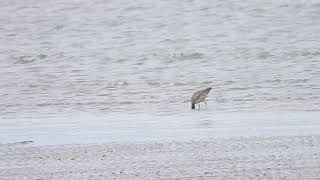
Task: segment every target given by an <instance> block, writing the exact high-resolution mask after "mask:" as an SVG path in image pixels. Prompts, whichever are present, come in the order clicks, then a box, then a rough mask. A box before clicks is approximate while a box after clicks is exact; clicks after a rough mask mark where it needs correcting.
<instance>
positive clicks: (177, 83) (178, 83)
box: [172, 82, 187, 86]
mask: <svg viewBox="0 0 320 180" xmlns="http://www.w3.org/2000/svg"><path fill="white" fill-rule="evenodd" d="M172 85H173V86H185V85H187V84H186V83H181V82H175V83H172Z"/></svg>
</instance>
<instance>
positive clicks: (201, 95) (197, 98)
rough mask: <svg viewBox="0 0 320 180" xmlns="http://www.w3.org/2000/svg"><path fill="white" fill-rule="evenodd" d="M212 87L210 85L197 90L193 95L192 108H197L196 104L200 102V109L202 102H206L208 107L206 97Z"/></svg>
mask: <svg viewBox="0 0 320 180" xmlns="http://www.w3.org/2000/svg"><path fill="white" fill-rule="evenodd" d="M211 89H212V88H211V87H209V88H207V89H204V90H201V91H197V92H195V93H194V94H193V95H192V97H191V109H195V108H196V107H195V104H198V105H199V109H200V102H204V104H206V108H207V103H206V101H205V100H206V97H207V96H208V94H209V92H210V90H211Z"/></svg>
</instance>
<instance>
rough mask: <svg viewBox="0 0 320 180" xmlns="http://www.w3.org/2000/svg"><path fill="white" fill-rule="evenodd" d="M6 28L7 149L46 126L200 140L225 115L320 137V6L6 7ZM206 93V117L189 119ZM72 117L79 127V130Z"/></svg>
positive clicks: (2, 60)
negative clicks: (306, 129)
mask: <svg viewBox="0 0 320 180" xmlns="http://www.w3.org/2000/svg"><path fill="white" fill-rule="evenodd" d="M0 25H1V26H0V34H1V37H0V98H1V100H0V117H1V119H0V141H11V140H12V141H16V140H20V139H21V138H13V137H18V135H19V133H20V135H21V137H26V136H25V135H26V134H28V133H25V134H23V133H22V132H29V131H27V130H25V129H28V128H29V130H30V133H29V135H30V138H29V139H31V140H32V138H33V137H35V136H33V135H34V134H32V133H31V132H35V131H34V130H35V129H36V128H40V129H42V130H43V132H42V131H41V133H42V134H50V133H51V131H49V130H48V129H50V127H53V129H52V133H51V134H54V133H56V132H58V131H59V132H74V131H78V130H79V129H81V128H82V129H83V130H87V131H88V132H89V133H88V134H90V133H91V134H90V135H92V134H93V135H92V136H93V137H95V135H94V133H92V132H96V129H95V128H97V127H98V126H99V127H100V128H101V127H105V128H109V129H111V128H110V127H113V129H112V130H113V131H115V132H114V134H117V133H119V132H120V130H119V131H117V128H118V129H119V127H118V126H110V124H108V123H112V122H114V121H115V120H116V122H117V123H122V126H121V127H123V129H122V130H123V131H125V132H129V130H132V129H133V130H137V129H143V128H144V127H148V128H151V129H152V128H153V129H156V128H157V124H158V125H159V126H161V125H160V124H162V125H163V126H161V127H163V129H170V128H171V129H172V131H170V132H174V133H176V134H179V132H180V131H175V129H176V127H183V129H184V130H183V131H184V133H185V132H188V133H190V134H197V133H200V134H201V133H204V132H205V131H204V129H209V131H210V130H212V129H210V128H214V127H216V126H211V125H212V121H218V120H219V117H220V119H224V120H225V121H226V122H232V123H231V124H237V122H239V121H240V120H241V119H242V118H243V117H254V118H251V120H248V121H250V123H248V124H251V125H252V127H256V124H257V123H258V122H261V121H259V117H263V116H265V113H267V114H269V115H270V114H273V115H272V116H270V117H273V118H271V120H270V121H272V122H273V125H274V126H275V127H276V126H277V127H282V128H283V129H287V128H286V127H288V126H287V125H288V124H286V123H289V124H290V122H291V123H293V124H294V125H295V127H300V126H301V125H305V124H306V123H308V122H309V123H311V124H310V127H314V128H316V129H315V130H319V131H320V122H318V119H320V113H319V111H320V1H312V0H310V1H300V0H292V1H289V0H270V1H260V0H244V1H242V0H241V1H240V0H214V1H206V0H187V1H180V0H172V1H167V0H138V1H132V0H118V1H115V0H76V1H65V0H49V1H42V0H29V1H20V0H10V1H5V0H1V1H0ZM206 87H212V88H213V91H211V92H210V94H209V96H208V98H207V104H208V109H207V110H202V111H191V110H190V97H191V95H192V93H193V92H195V91H197V90H199V89H202V88H206ZM203 107H204V106H203ZM244 112H257V114H255V115H248V113H244ZM272 112H274V113H272ZM259 113H260V115H259ZM295 113H296V115H297V117H300V118H298V119H294V122H293V121H291V120H292V118H291V119H290V118H289V117H296V116H295V115H294V114H295ZM81 114H85V115H84V116H85V119H83V116H82V115H81ZM217 114H218V115H217ZM249 114H250V113H249ZM277 114H290V115H288V116H286V115H283V116H279V117H277V116H276V115H277ZM292 114H293V115H292ZM224 115H225V116H226V117H227V118H223V117H225V116H224ZM238 115H239V116H240V117H242V118H240V120H239V121H237V117H238ZM70 116H73V117H74V116H79V117H80V116H81V117H82V118H79V119H82V120H81V123H83V125H82V126H81V127H78V126H76V127H78V128H74V129H72V127H71V125H70V126H69V125H68V118H65V117H70ZM216 116H217V117H218V118H216V119H215V120H214V118H213V117H216ZM61 117H63V118H62V119H61ZM98 117H101V118H100V119H101V122H100V123H96V126H92V127H91V129H90V128H89V129H87V128H88V126H87V125H88V124H90V121H95V122H96V121H99V120H97V119H99V118H98ZM318 117H319V118H318ZM39 118H40V119H39ZM64 118H65V119H64ZM73 119H78V118H73ZM93 119H96V120H93ZM179 119H180V120H179ZM183 119H185V121H183ZM188 119H192V121H191V120H190V121H188ZM197 119H198V120H199V121H197ZM244 119H245V118H244ZM249 119H250V118H249ZM252 119H254V120H252ZM278 119H282V121H281V123H280V122H279V121H276V120H278ZM149 120H150V121H149ZM151 120H153V121H156V122H154V124H155V125H153V126H151V125H150V122H153V121H151ZM170 120H175V121H170ZM186 121H187V122H186ZM40 122H50V123H49V124H50V125H48V123H44V125H42V126H41V127H38V126H37V127H35V126H36V125H39V123H40ZM72 122H76V120H73V121H72ZM85 122H87V124H86V123H85ZM102 122H103V123H102ZM133 122H136V123H133ZM168 122H174V123H173V124H174V126H171V125H170V123H169V124H168ZM201 122H205V123H201ZM242 122H243V121H242ZM263 122H266V123H267V122H269V120H267V119H265V121H263ZM277 122H279V124H274V123H277ZM101 123H102V124H101ZM105 123H106V124H105ZM130 123H133V124H139V123H140V125H137V126H132V124H131V125H130ZM188 123H189V125H188ZM192 123H193V124H192ZM199 123H200V124H202V126H200V127H205V128H204V129H203V128H202V129H201V128H200V129H199V128H197V127H199V126H198V125H199ZM255 123H256V124H255ZM28 124H29V125H30V126H27V125H28ZM186 124H187V125H186ZM206 124H207V126H206ZM46 125H47V126H46ZM59 125H61V126H63V127H66V129H63V128H62V129H59V127H60V126H59ZM224 125H225V124H222V125H221V127H226V126H229V127H230V124H228V125H226V126H224ZM238 125H241V123H240V124H238ZM268 125H270V124H268V123H267V124H264V126H266V127H269V126H268ZM291 125H292V124H291ZM130 127H131V129H130ZM219 127H220V126H219ZM235 127H238V126H236V125H235ZM270 127H271V125H270ZM188 128H189V129H192V130H190V131H186V129H188ZM120 129H121V128H120ZM24 130H25V131H24ZM90 130H92V131H90ZM103 130H104V129H103V128H102V129H101V131H103ZM215 130H216V129H215ZM300 130H301V129H300ZM300 130H299V132H300ZM87 131H86V132H87ZM79 132H81V131H79ZM215 132H217V131H215ZM279 132H280V131H279ZM296 132H298V131H296ZM315 132H316V131H315ZM41 133H40V134H41ZM188 133H186V136H187V135H188ZM85 134H86V133H84V132H82V135H84V136H85ZM111 134H112V133H111ZM163 134H165V133H163ZM209 134H210V133H209ZM222 134H223V133H222ZM104 135H105V134H104ZM122 135H123V136H125V135H126V134H125V133H124V134H122ZM134 135H135V133H132V134H131V136H133V137H134ZM144 135H145V134H143V135H142V134H141V137H143V136H144ZM137 136H138V135H137ZM172 136H174V135H172ZM85 137H89V135H88V136H85ZM101 137H102V138H103V137H104V136H103V135H102V136H101ZM110 137H114V136H112V135H110ZM35 139H36V138H35ZM115 140H116V138H115Z"/></svg>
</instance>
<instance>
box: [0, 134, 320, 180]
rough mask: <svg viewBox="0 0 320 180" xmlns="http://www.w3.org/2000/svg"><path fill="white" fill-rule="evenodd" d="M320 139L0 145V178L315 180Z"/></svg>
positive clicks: (319, 169)
mask: <svg viewBox="0 0 320 180" xmlns="http://www.w3.org/2000/svg"><path fill="white" fill-rule="evenodd" d="M319 178H320V136H304V137H302V136H299V137H267V138H261V137H254V138H238V139H222V138H221V139H211V140H208V141H185V142H164V143H140V144H137V143H136V144H124V143H123V144H115V143H113V144H95V145H63V146H42V147H36V146H34V147H32V146H30V145H21V144H20V145H19V144H7V145H4V144H2V145H0V179H1V180H2V179H10V180H11V179H19V180H20V179H68V180H70V179H130V180H132V179H290V180H293V179H299V180H301V179H319Z"/></svg>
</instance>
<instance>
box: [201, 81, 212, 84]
mask: <svg viewBox="0 0 320 180" xmlns="http://www.w3.org/2000/svg"><path fill="white" fill-rule="evenodd" d="M211 83H212V81H203V82H202V84H211Z"/></svg>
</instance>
